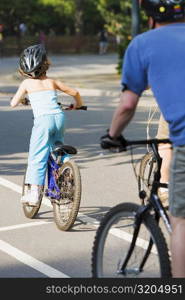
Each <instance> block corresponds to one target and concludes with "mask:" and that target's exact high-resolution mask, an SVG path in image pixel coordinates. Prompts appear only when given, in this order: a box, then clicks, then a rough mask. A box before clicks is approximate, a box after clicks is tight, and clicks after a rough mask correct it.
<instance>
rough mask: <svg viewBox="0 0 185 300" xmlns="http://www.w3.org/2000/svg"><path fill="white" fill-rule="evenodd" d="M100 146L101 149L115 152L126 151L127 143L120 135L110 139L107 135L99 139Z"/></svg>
mask: <svg viewBox="0 0 185 300" xmlns="http://www.w3.org/2000/svg"><path fill="white" fill-rule="evenodd" d="M100 145H101V147H102V148H103V149H109V150H111V149H115V150H117V152H122V151H126V150H127V149H126V146H127V141H126V140H125V138H124V137H123V136H122V135H120V136H119V137H117V138H112V137H111V136H110V135H109V133H107V134H106V135H103V136H102V137H101V138H100Z"/></svg>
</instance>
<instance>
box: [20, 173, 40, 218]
mask: <svg viewBox="0 0 185 300" xmlns="http://www.w3.org/2000/svg"><path fill="white" fill-rule="evenodd" d="M25 177H26V175H24V179H23V185H22V196H24V195H26V194H27V193H28V192H29V191H30V189H31V185H30V184H25ZM43 190H44V188H43V189H42V190H41V191H40V196H39V205H38V206H37V207H32V206H29V205H27V204H22V207H23V212H24V214H25V216H26V217H27V218H29V219H33V218H34V217H35V216H36V215H37V214H38V211H39V209H40V206H41V202H42V198H43Z"/></svg>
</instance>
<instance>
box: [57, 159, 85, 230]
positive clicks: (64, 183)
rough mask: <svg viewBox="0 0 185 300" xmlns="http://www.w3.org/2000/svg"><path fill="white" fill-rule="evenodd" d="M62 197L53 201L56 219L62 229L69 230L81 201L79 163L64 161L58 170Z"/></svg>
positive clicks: (58, 182)
mask: <svg viewBox="0 0 185 300" xmlns="http://www.w3.org/2000/svg"><path fill="white" fill-rule="evenodd" d="M57 184H58V186H59V188H60V191H61V199H60V200H55V201H54V202H53V212H54V220H55V223H56V225H57V227H58V228H59V229H60V230H63V231H67V230H69V229H70V228H71V227H72V226H73V224H74V222H75V220H76V217H77V215H78V211H79V207H80V201H81V176H80V170H79V168H78V166H77V164H76V163H75V162H73V161H71V160H70V161H68V162H66V163H64V164H63V165H62V166H61V168H60V169H59V171H58V179H57Z"/></svg>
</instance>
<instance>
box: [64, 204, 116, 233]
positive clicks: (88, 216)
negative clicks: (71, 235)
mask: <svg viewBox="0 0 185 300" xmlns="http://www.w3.org/2000/svg"><path fill="white" fill-rule="evenodd" d="M110 208H111V207H109V206H99V207H96V206H92V207H81V208H80V210H79V213H78V216H77V219H76V221H75V223H74V225H73V227H72V228H71V229H70V230H69V231H71V232H72V231H73V232H79V231H96V229H97V227H98V226H99V223H100V221H101V219H102V218H103V217H104V215H105V214H106V213H107V212H108V211H109V210H110Z"/></svg>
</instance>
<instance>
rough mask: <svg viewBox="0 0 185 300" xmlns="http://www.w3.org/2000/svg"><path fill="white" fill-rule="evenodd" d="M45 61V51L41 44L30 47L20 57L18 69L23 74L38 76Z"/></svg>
mask: <svg viewBox="0 0 185 300" xmlns="http://www.w3.org/2000/svg"><path fill="white" fill-rule="evenodd" d="M46 59H47V56H46V50H45V48H44V46H43V45H42V44H38V45H33V46H30V47H28V48H26V49H25V50H24V51H23V53H22V54H21V56H20V62H19V65H20V69H21V71H22V72H23V73H25V74H30V75H32V74H31V73H33V74H34V76H35V75H37V76H38V75H39V73H40V72H39V71H41V69H42V65H43V63H44V61H46ZM42 71H43V70H42Z"/></svg>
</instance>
